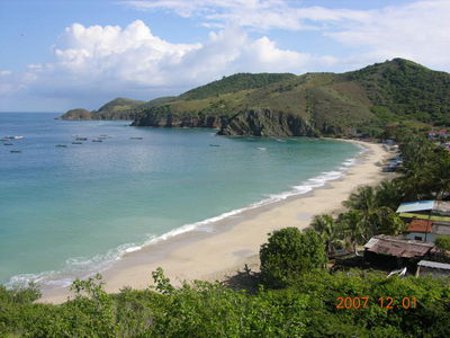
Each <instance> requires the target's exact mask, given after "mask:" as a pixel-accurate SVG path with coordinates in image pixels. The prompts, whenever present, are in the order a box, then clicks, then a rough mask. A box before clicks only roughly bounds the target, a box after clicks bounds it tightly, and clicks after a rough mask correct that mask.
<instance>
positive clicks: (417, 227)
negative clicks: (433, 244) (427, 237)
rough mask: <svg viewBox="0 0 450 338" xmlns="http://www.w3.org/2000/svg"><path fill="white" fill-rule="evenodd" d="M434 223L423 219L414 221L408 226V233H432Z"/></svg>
mask: <svg viewBox="0 0 450 338" xmlns="http://www.w3.org/2000/svg"><path fill="white" fill-rule="evenodd" d="M432 228H433V222H431V221H428V220H422V219H413V220H412V222H411V223H409V225H408V229H407V231H408V232H431V230H432Z"/></svg>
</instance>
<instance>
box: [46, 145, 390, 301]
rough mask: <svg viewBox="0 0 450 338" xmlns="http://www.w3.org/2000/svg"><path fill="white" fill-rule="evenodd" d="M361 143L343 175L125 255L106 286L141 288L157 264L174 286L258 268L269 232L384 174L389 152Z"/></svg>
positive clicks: (59, 296)
mask: <svg viewBox="0 0 450 338" xmlns="http://www.w3.org/2000/svg"><path fill="white" fill-rule="evenodd" d="M361 144H362V145H363V146H364V147H366V148H367V149H368V150H367V151H366V152H364V153H363V154H362V155H361V156H360V157H359V158H358V161H357V163H356V164H355V165H354V166H352V167H351V168H350V169H349V170H348V171H347V172H346V174H345V176H343V177H342V178H340V179H338V180H334V181H330V182H328V183H327V184H326V185H325V186H324V187H322V188H317V189H315V190H313V191H312V192H310V193H308V194H304V195H299V196H293V197H290V198H287V199H286V200H284V201H281V202H277V203H273V204H270V205H266V206H262V207H259V208H256V209H252V210H248V211H245V212H242V213H240V214H238V215H235V216H231V217H229V218H226V219H224V220H221V221H219V222H216V223H214V224H211V225H208V226H205V227H203V228H200V229H197V230H194V231H190V232H187V233H184V234H181V235H179V236H175V237H172V238H169V239H167V240H163V241H160V242H158V243H157V244H154V245H150V246H148V247H145V248H143V249H142V250H139V251H136V252H132V253H129V254H127V255H126V256H124V257H123V258H122V259H121V260H120V261H117V262H116V263H115V264H114V265H113V266H112V267H111V268H109V269H107V270H105V271H103V272H102V275H103V277H104V281H105V282H106V285H105V289H106V290H107V291H108V292H117V291H119V290H120V289H121V288H123V287H126V286H129V287H132V288H137V289H143V288H146V287H147V286H149V285H151V284H152V278H151V272H152V271H154V270H155V269H156V268H157V267H162V268H163V269H164V271H165V274H166V275H167V276H168V277H169V278H170V279H171V281H172V283H173V284H175V285H179V284H180V283H181V282H182V281H184V280H188V281H189V280H194V279H203V280H210V281H213V280H222V279H224V278H226V276H228V275H231V274H233V273H235V272H236V271H238V270H242V268H243V267H244V265H245V264H248V266H250V267H252V268H257V264H258V254H259V249H260V246H261V244H263V243H264V242H265V241H266V240H267V234H268V233H270V232H271V231H273V230H276V229H280V228H283V227H287V226H295V227H298V228H300V229H304V228H306V227H307V226H308V225H309V224H310V221H311V219H312V217H313V216H314V215H318V214H322V213H337V212H339V210H342V202H343V201H344V200H346V199H347V197H348V196H349V194H350V193H351V192H352V191H354V190H355V189H356V188H357V187H358V186H360V185H367V184H369V185H374V184H376V183H378V182H379V181H381V180H382V179H383V178H385V177H386V174H383V173H382V172H381V165H380V164H381V163H382V161H383V160H384V159H385V158H386V157H389V156H391V155H392V154H391V153H387V152H386V151H385V150H384V149H383V147H382V146H381V145H380V144H371V143H361ZM318 171H319V172H320V169H319V170H318ZM42 291H43V297H42V299H41V301H42V302H51V303H60V302H63V301H65V300H66V299H67V297H68V296H69V291H68V289H67V288H51V289H50V288H48V289H43V290H42Z"/></svg>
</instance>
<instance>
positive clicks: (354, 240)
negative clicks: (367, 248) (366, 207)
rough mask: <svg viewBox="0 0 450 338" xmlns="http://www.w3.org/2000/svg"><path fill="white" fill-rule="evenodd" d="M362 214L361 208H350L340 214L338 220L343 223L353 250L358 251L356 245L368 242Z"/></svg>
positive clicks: (343, 228) (343, 229) (344, 231)
mask: <svg viewBox="0 0 450 338" xmlns="http://www.w3.org/2000/svg"><path fill="white" fill-rule="evenodd" d="M361 220H362V214H361V211H359V210H350V211H348V212H346V213H343V214H340V215H339V217H338V222H339V224H340V225H341V228H342V231H343V234H344V237H345V238H346V239H347V240H348V242H349V243H350V245H351V247H352V250H353V252H355V253H356V246H357V245H358V244H361V243H363V242H366V241H367V239H368V236H367V234H366V232H365V229H366V228H365V227H364V224H363V223H362V222H361Z"/></svg>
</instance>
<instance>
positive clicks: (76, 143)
mask: <svg viewBox="0 0 450 338" xmlns="http://www.w3.org/2000/svg"><path fill="white" fill-rule="evenodd" d="M72 144H83V142H76V141H75V142H72Z"/></svg>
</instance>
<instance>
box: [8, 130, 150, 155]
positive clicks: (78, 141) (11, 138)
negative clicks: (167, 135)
mask: <svg viewBox="0 0 450 338" xmlns="http://www.w3.org/2000/svg"><path fill="white" fill-rule="evenodd" d="M111 137H112V136H109V135H106V134H102V135H99V136H97V137H95V138H92V139H91V141H92V142H96V143H101V142H103V141H104V140H106V139H108V138H111ZM23 138H24V137H23V136H4V137H2V138H1V141H2V142H3V145H5V146H13V145H14V143H12V141H17V140H22V139H23ZM142 139H143V137H137V136H134V137H130V140H142ZM86 141H89V138H87V137H84V136H79V135H75V136H74V140H73V141H72V144H83V143H84V142H86ZM55 147H56V148H67V144H63V143H61V144H56V145H55ZM10 152H11V153H21V152H22V151H21V150H16V149H14V150H11V151H10Z"/></svg>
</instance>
